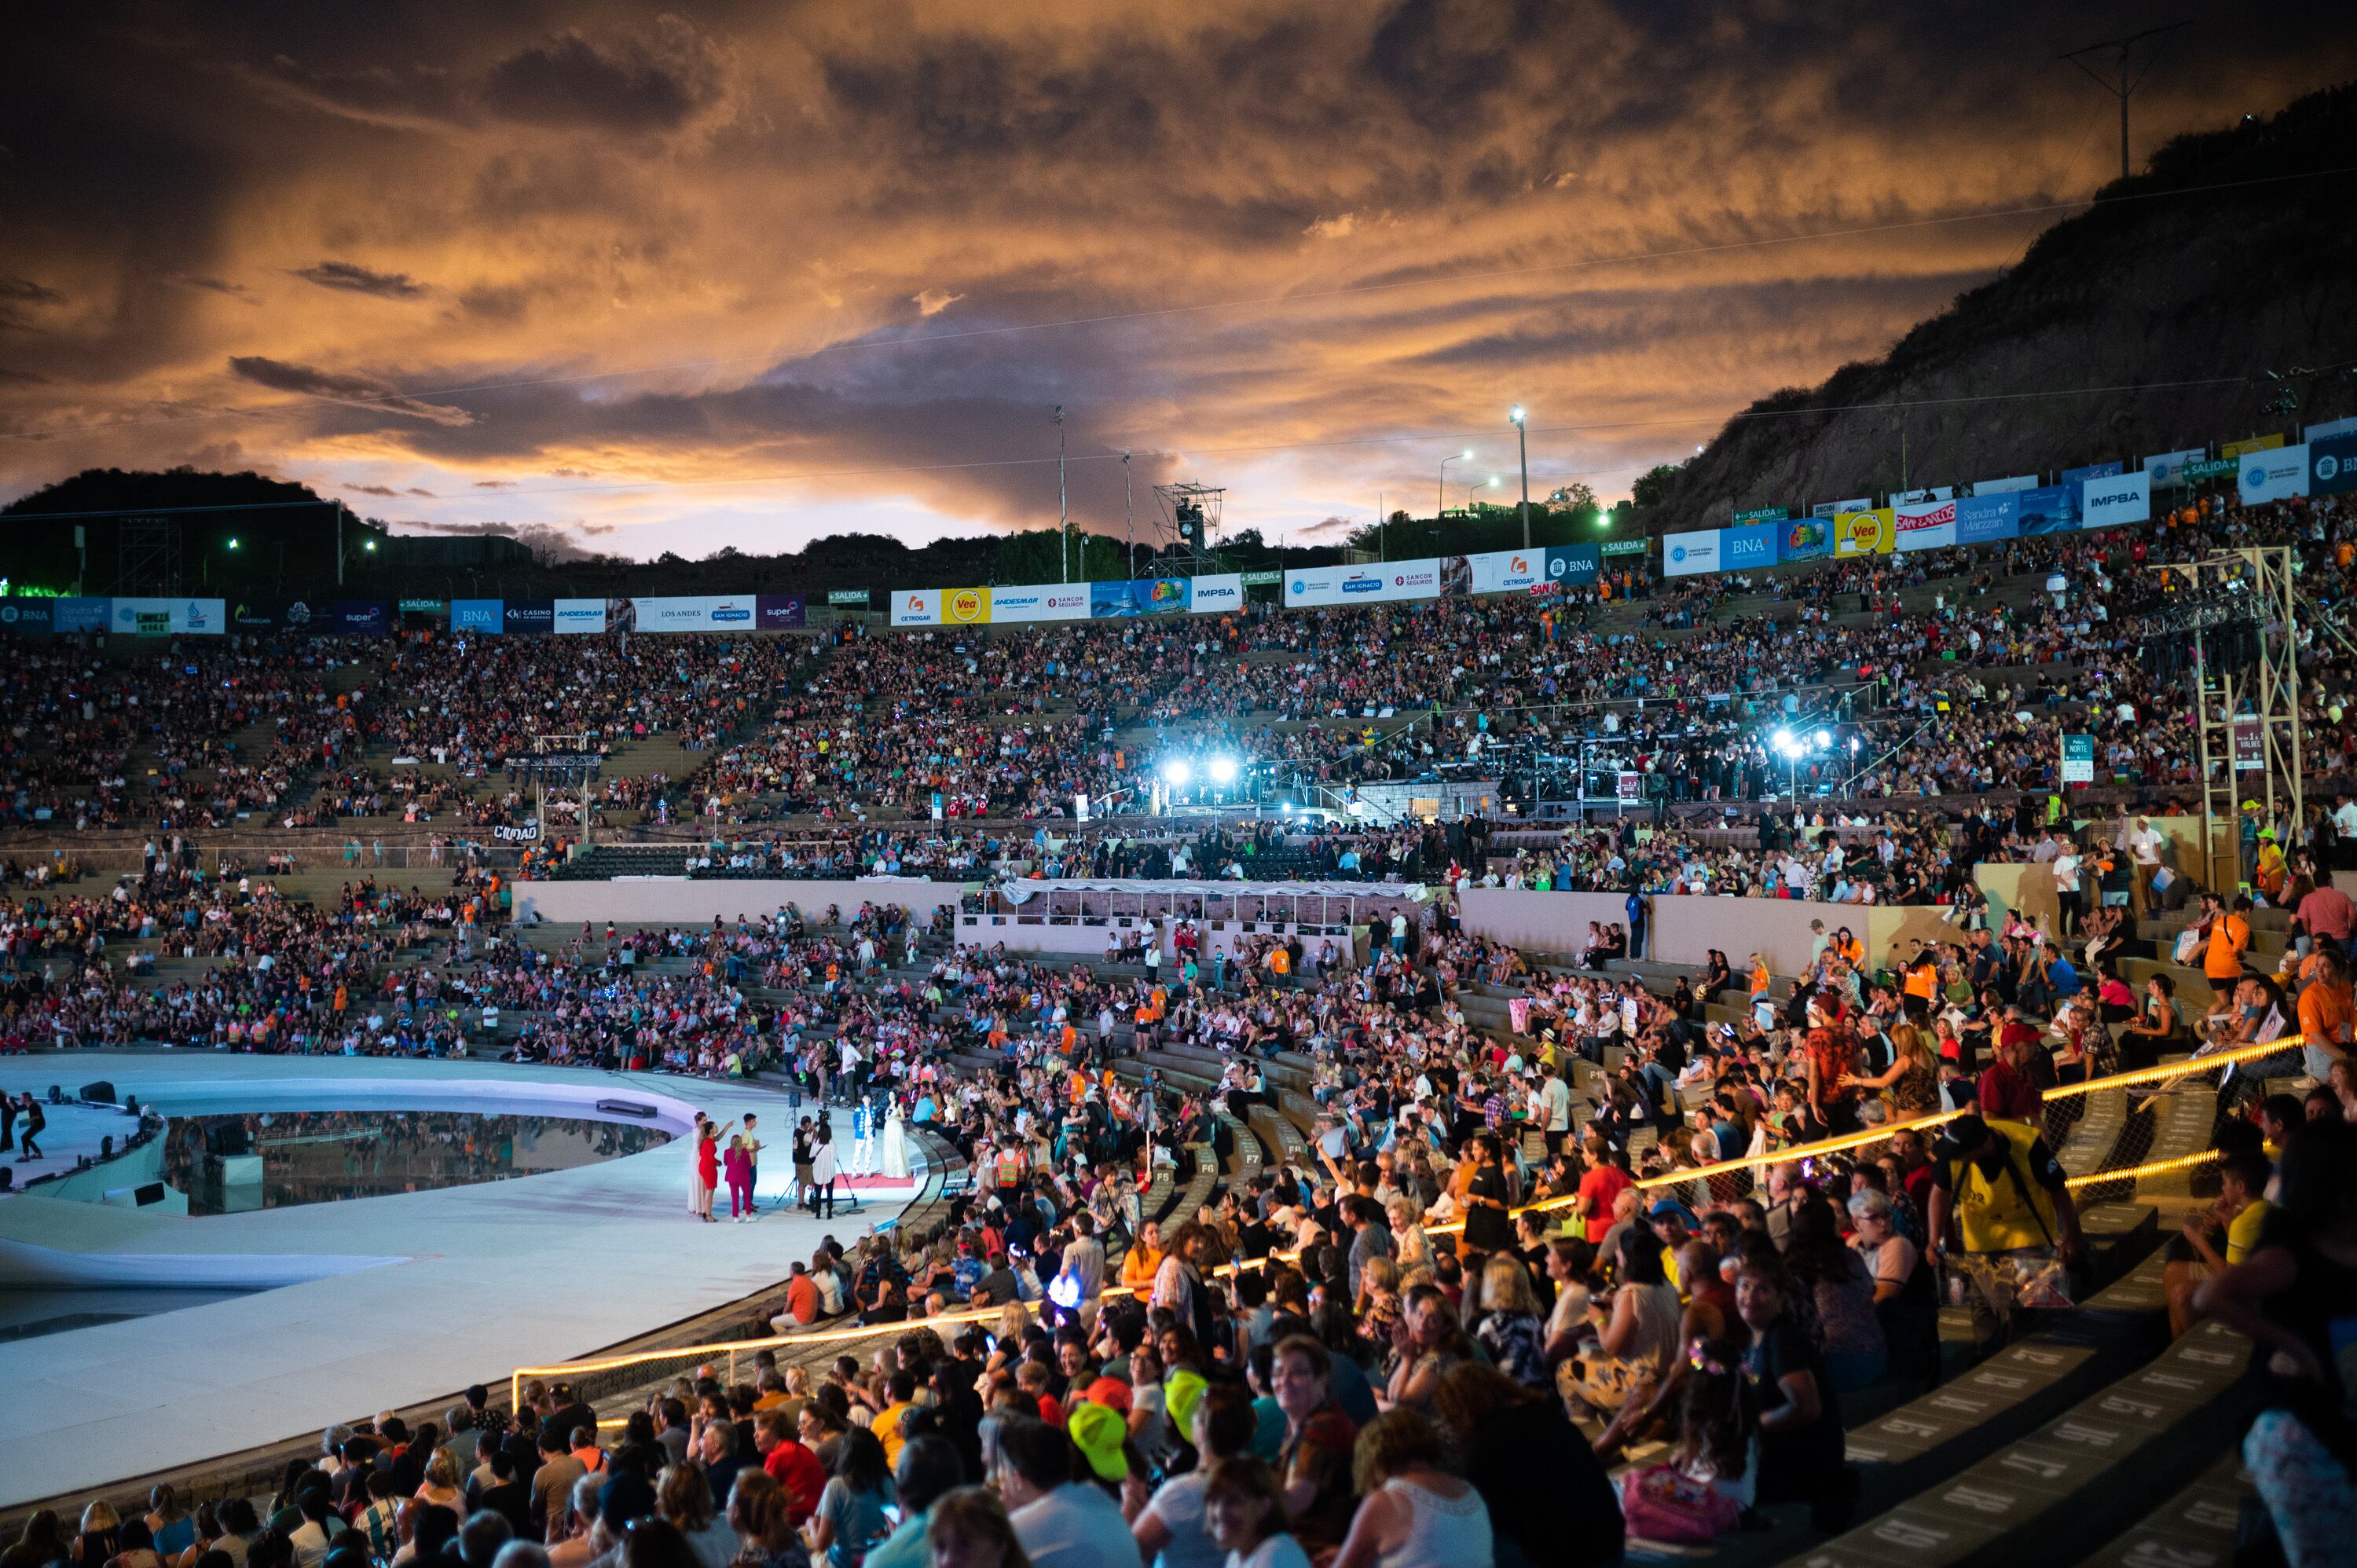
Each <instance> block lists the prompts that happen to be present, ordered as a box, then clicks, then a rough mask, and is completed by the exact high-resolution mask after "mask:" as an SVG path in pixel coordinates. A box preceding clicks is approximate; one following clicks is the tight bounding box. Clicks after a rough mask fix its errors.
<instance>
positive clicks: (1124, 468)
mask: <svg viewBox="0 0 2357 1568" xmlns="http://www.w3.org/2000/svg"><path fill="white" fill-rule="evenodd" d="M1121 513H1122V526H1123V527H1124V528H1125V530H1126V531H1127V532H1128V539H1129V575H1131V576H1133V577H1135V576H1136V575H1137V510H1136V508H1135V506H1134V505H1133V504H1132V503H1131V500H1130V490H1129V448H1128V447H1126V446H1125V447H1123V448H1122V449H1121Z"/></svg>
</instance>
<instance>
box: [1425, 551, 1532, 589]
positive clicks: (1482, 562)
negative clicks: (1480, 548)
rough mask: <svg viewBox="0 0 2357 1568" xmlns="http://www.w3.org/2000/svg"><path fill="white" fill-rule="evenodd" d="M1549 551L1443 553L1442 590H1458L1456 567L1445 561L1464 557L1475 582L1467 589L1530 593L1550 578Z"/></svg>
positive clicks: (1454, 560) (1459, 559) (1460, 559)
mask: <svg viewBox="0 0 2357 1568" xmlns="http://www.w3.org/2000/svg"><path fill="white" fill-rule="evenodd" d="M1547 555H1548V552H1547V551H1545V550H1489V551H1484V552H1483V553H1480V554H1479V555H1449V556H1444V557H1442V560H1443V562H1444V564H1443V566H1442V567H1441V574H1440V590H1441V592H1443V593H1445V594H1453V593H1456V592H1458V588H1457V587H1456V586H1455V585H1454V582H1453V578H1454V576H1455V575H1456V571H1457V569H1456V568H1455V567H1453V566H1451V565H1448V564H1446V563H1451V562H1458V561H1461V562H1463V563H1464V564H1465V567H1464V569H1465V571H1466V572H1467V573H1469V575H1470V580H1471V584H1472V585H1471V587H1470V588H1469V589H1467V590H1465V591H1466V592H1469V593H1476V594H1521V593H1527V592H1529V591H1530V590H1531V589H1533V588H1534V587H1536V586H1538V585H1540V584H1541V583H1544V582H1545V581H1546V580H1547Z"/></svg>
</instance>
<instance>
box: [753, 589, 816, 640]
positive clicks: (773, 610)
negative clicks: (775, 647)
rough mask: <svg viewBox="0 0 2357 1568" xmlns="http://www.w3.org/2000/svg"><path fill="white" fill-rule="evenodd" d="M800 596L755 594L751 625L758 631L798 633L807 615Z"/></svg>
mask: <svg viewBox="0 0 2357 1568" xmlns="http://www.w3.org/2000/svg"><path fill="white" fill-rule="evenodd" d="M802 603H803V601H802V596H801V595H800V594H755V595H754V596H753V625H754V627H755V628H756V629H758V630H760V631H800V630H802V626H803V623H804V620H805V618H806V615H807V612H806V611H805V610H804V609H803V607H802Z"/></svg>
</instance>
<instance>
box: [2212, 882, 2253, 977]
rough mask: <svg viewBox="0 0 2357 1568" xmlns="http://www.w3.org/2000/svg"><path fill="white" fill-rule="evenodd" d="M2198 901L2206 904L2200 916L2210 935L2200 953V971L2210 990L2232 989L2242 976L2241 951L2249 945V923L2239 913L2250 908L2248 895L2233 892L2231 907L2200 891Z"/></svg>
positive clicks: (2244, 950)
mask: <svg viewBox="0 0 2357 1568" xmlns="http://www.w3.org/2000/svg"><path fill="white" fill-rule="evenodd" d="M2201 901H2202V902H2203V903H2204V904H2206V905H2208V906H2209V908H2208V909H2207V911H2206V912H2205V913H2204V915H2203V917H2202V918H2203V924H2204V925H2205V926H2206V927H2207V929H2208V931H2209V937H2210V940H2209V943H2208V945H2207V946H2206V947H2205V948H2204V949H2203V950H2202V953H2201V972H2202V973H2203V974H2204V975H2206V976H2208V977H2209V980H2210V988H2211V989H2212V990H2213V991H2215V990H2217V989H2218V988H2219V987H2221V986H2224V987H2226V988H2228V989H2232V988H2233V986H2234V985H2235V984H2236V983H2238V982H2240V981H2241V980H2242V978H2243V954H2244V953H2245V952H2247V951H2248V950H2250V946H2251V922H2250V921H2249V920H2248V919H2246V918H2244V913H2243V912H2244V910H2247V909H2248V908H2250V907H2251V900H2250V897H2249V896H2248V895H2247V894H2239V893H2238V894H2236V895H2235V896H2234V906H2233V908H2231V909H2230V908H2226V906H2225V905H2224V904H2223V903H2222V902H2221V901H2220V900H2219V897H2218V896H2217V895H2216V894H2215V893H2205V894H2203V895H2202V896H2201Z"/></svg>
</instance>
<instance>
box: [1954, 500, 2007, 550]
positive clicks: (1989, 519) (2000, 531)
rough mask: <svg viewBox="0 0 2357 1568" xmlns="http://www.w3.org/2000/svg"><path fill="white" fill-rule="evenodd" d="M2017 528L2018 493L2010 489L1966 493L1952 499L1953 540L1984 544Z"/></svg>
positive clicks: (2000, 537)
mask: <svg viewBox="0 0 2357 1568" xmlns="http://www.w3.org/2000/svg"><path fill="white" fill-rule="evenodd" d="M2019 532H2021V497H2020V495H2019V494H2018V493H2014V492H2000V493H1998V494H1996V495H1986V496H1985V495H1969V496H1964V497H1962V498H1960V499H1958V500H1957V502H1956V542H1957V543H1959V544H1986V543H1987V542H1989V541H1991V540H1993V539H2011V538H2013V537H2014V536H2015V535H2017V534H2018V533H2019Z"/></svg>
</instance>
